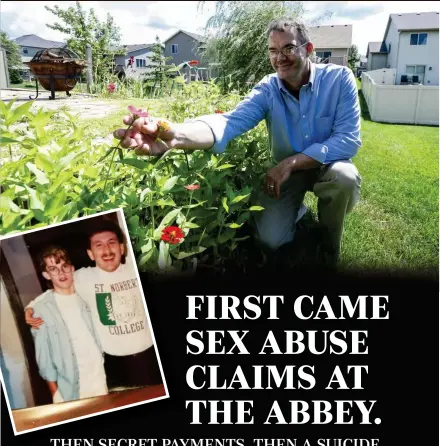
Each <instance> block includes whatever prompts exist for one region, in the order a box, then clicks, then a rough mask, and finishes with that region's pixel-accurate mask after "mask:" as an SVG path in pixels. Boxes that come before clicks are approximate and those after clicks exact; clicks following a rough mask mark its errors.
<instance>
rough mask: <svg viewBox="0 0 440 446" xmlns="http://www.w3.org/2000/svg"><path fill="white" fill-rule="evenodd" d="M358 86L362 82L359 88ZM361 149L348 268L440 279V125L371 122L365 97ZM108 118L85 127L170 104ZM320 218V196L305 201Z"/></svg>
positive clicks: (95, 128) (105, 129)
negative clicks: (318, 210) (357, 193)
mask: <svg viewBox="0 0 440 446" xmlns="http://www.w3.org/2000/svg"><path fill="white" fill-rule="evenodd" d="M358 87H360V83H359V82H358ZM360 102H361V107H362V127H361V128H362V130H361V136H362V147H361V148H360V150H359V153H358V154H357V155H356V157H355V158H354V159H353V161H354V163H355V165H356V166H357V168H358V170H359V173H360V175H361V176H362V189H361V198H360V201H359V202H358V204H357V205H356V207H355V209H354V210H353V211H352V212H351V213H350V214H349V215H348V216H347V218H346V224H345V232H344V239H343V246H342V256H341V263H342V266H343V267H344V268H347V269H361V270H366V269H368V270H377V271H381V272H392V271H393V272H395V271H396V270H400V271H411V272H417V273H425V272H428V273H429V274H437V272H438V265H439V257H438V247H439V238H438V234H439V232H438V218H439V215H438V196H439V186H438V178H439V172H438V171H439V168H438V148H439V130H438V127H428V126H414V125H395V124H383V123H376V122H372V121H371V120H370V119H369V114H368V109H367V108H366V104H365V101H364V100H363V97H362V95H361V96H360ZM119 103H120V105H121V108H120V109H119V110H118V111H117V112H115V113H113V114H112V115H110V116H107V117H106V118H105V119H95V120H93V121H87V128H88V131H90V132H93V134H94V135H99V136H102V137H104V136H106V135H108V134H109V133H111V132H112V131H113V130H114V129H115V128H117V127H121V126H122V125H121V124H122V121H121V119H122V116H124V114H125V113H126V110H127V109H126V106H127V105H128V104H133V105H135V106H138V107H141V106H143V107H148V109H149V110H150V112H151V113H152V114H153V115H155V114H156V116H163V110H164V108H163V107H164V106H166V101H164V100H157V99H156V100H147V99H146V100H139V99H138V100H133V99H131V100H121V101H119ZM306 203H307V204H308V206H309V207H310V208H311V210H312V213H313V214H315V215H316V198H315V197H314V195H313V194H311V193H308V194H307V195H306Z"/></svg>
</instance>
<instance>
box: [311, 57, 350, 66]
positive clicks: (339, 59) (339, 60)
mask: <svg viewBox="0 0 440 446" xmlns="http://www.w3.org/2000/svg"><path fill="white" fill-rule="evenodd" d="M316 61H317V63H324V64H327V63H334V64H335V65H343V66H347V65H348V60H347V56H330V57H326V58H325V59H324V58H319V57H317V58H316Z"/></svg>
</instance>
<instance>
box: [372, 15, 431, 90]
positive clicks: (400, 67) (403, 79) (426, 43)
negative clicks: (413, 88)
mask: <svg viewBox="0 0 440 446" xmlns="http://www.w3.org/2000/svg"><path fill="white" fill-rule="evenodd" d="M367 59H368V62H367V70H368V71H373V70H379V69H381V68H391V69H394V70H396V81H395V82H396V84H397V85H399V84H418V83H420V84H423V85H438V84H439V13H438V12H421V13H407V14H390V17H389V19H388V23H387V26H386V29H385V32H384V37H383V40H382V42H369V43H368V49H367Z"/></svg>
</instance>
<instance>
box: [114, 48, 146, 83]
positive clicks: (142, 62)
mask: <svg viewBox="0 0 440 446" xmlns="http://www.w3.org/2000/svg"><path fill="white" fill-rule="evenodd" d="M153 47H154V43H142V44H139V45H123V46H119V47H115V48H112V50H113V51H118V52H121V53H122V54H120V55H116V56H115V72H116V74H117V75H118V77H120V78H122V77H124V76H126V77H131V78H133V79H139V78H141V77H143V76H145V75H146V74H147V73H148V71H149V70H150V69H149V68H148V65H150V64H151V62H150V57H151V55H152V50H153ZM130 60H132V61H133V64H132V65H130V64H129V62H130Z"/></svg>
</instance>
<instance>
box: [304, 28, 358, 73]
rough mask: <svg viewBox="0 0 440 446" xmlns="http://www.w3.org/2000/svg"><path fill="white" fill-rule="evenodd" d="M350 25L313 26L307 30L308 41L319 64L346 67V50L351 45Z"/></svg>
mask: <svg viewBox="0 0 440 446" xmlns="http://www.w3.org/2000/svg"><path fill="white" fill-rule="evenodd" d="M352 34H353V26H352V25H325V26H313V27H311V28H310V29H309V35H310V41H311V42H312V43H313V45H314V47H315V53H316V58H317V60H318V62H320V63H334V64H337V65H344V66H346V65H348V50H349V49H350V47H351V44H352Z"/></svg>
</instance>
